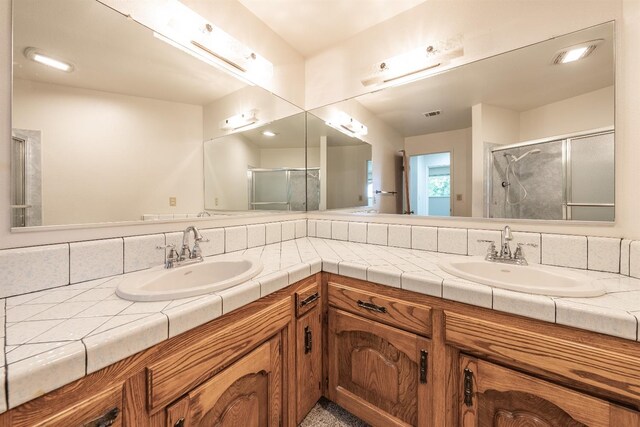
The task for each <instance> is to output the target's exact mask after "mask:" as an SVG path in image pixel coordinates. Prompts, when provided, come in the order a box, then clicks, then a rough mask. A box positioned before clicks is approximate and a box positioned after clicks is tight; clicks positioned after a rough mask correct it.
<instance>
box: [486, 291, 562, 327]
mask: <svg viewBox="0 0 640 427" xmlns="http://www.w3.org/2000/svg"><path fill="white" fill-rule="evenodd" d="M493 309H494V310H499V311H503V312H505V313H511V314H517V315H520V316H526V317H531V318H533V319H538V320H544V321H546V322H555V320H556V305H555V303H554V302H553V299H552V298H550V297H548V296H546V295H532V294H526V293H524V292H513V291H509V290H505V289H499V288H494V289H493Z"/></svg>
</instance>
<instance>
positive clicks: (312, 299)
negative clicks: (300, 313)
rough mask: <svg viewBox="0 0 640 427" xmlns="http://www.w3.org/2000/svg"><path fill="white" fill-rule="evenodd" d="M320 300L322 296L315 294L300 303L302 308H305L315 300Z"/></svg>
mask: <svg viewBox="0 0 640 427" xmlns="http://www.w3.org/2000/svg"><path fill="white" fill-rule="evenodd" d="M318 298H320V295H319V294H318V293H317V292H316V293H315V294H313V295H309V296H308V297H306V298H305V299H303V300H302V301H300V307H304V306H305V305H309V304H311V303H312V302H314V301H315V300H317V299H318Z"/></svg>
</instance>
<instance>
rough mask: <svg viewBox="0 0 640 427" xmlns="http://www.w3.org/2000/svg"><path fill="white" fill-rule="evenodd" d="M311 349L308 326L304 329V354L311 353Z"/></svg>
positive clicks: (311, 337)
mask: <svg viewBox="0 0 640 427" xmlns="http://www.w3.org/2000/svg"><path fill="white" fill-rule="evenodd" d="M312 349H313V336H312V335H311V329H310V328H309V327H308V326H305V327H304V354H308V353H311V350H312Z"/></svg>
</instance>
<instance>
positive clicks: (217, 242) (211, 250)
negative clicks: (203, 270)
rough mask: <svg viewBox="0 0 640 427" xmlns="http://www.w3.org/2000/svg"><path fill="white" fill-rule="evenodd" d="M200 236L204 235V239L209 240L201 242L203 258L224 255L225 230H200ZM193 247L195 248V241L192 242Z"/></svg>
mask: <svg viewBox="0 0 640 427" xmlns="http://www.w3.org/2000/svg"><path fill="white" fill-rule="evenodd" d="M200 234H202V237H203V238H204V239H205V240H208V242H206V241H204V242H200V248H201V249H202V256H212V255H218V254H223V253H224V228H209V229H206V230H200ZM192 237H193V236H192ZM191 247H193V241H191Z"/></svg>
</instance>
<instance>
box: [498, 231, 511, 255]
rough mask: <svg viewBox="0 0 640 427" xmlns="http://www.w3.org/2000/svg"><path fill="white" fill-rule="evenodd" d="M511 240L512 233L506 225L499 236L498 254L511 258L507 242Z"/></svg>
mask: <svg viewBox="0 0 640 427" xmlns="http://www.w3.org/2000/svg"><path fill="white" fill-rule="evenodd" d="M512 240H513V234H511V227H509V226H508V225H506V226H505V227H504V230H502V234H501V236H500V255H501V256H503V257H509V258H511V247H510V246H509V242H510V241H512Z"/></svg>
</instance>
